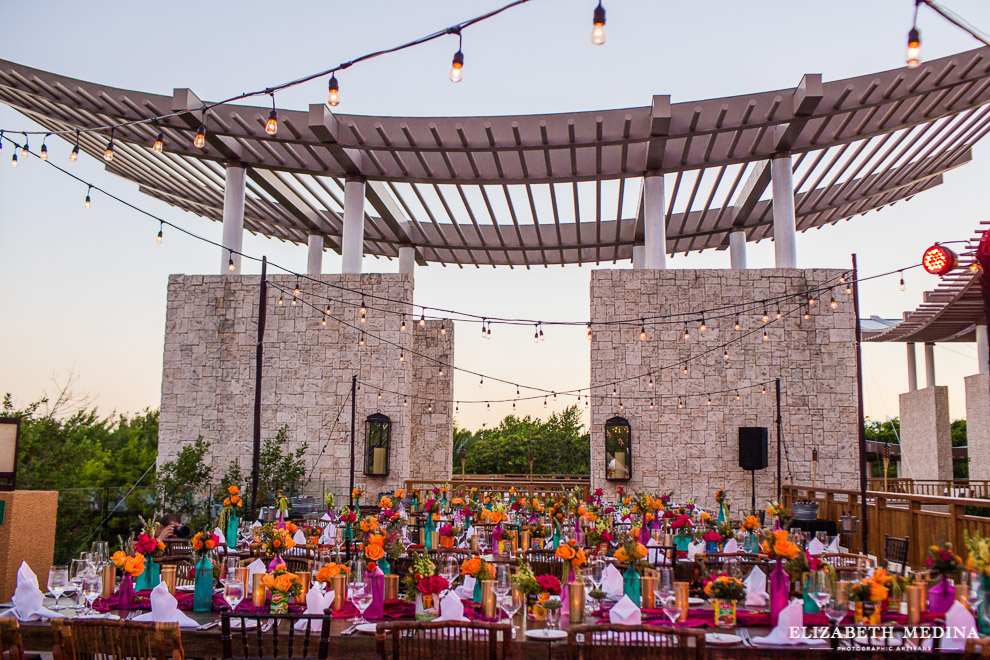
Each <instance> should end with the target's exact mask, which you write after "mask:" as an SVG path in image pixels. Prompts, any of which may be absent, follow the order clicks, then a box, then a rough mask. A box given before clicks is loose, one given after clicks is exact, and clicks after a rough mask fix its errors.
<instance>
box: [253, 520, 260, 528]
mask: <svg viewBox="0 0 990 660" xmlns="http://www.w3.org/2000/svg"><path fill="white" fill-rule="evenodd" d="M251 527H261V521H260V520H255V521H254V522H253V523H252V524H251Z"/></svg>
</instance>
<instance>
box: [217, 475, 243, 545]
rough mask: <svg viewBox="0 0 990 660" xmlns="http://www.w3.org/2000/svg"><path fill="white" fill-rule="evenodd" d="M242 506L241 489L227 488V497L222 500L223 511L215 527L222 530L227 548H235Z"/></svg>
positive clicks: (235, 487)
mask: <svg viewBox="0 0 990 660" xmlns="http://www.w3.org/2000/svg"><path fill="white" fill-rule="evenodd" d="M243 504H244V501H243V500H242V499H241V489H240V488H238V487H237V486H230V487H228V488H227V497H225V498H223V509H221V510H220V519H219V520H218V521H217V526H218V527H219V528H220V529H222V530H223V533H224V536H226V538H227V546H228V547H230V548H233V547H236V546H237V524H238V514H239V513H240V510H241V506H242V505H243Z"/></svg>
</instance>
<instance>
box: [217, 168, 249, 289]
mask: <svg viewBox="0 0 990 660" xmlns="http://www.w3.org/2000/svg"><path fill="white" fill-rule="evenodd" d="M246 172H247V171H246V170H245V169H244V166H243V165H241V164H228V165H227V171H226V174H225V176H224V183H223V241H222V243H223V250H222V251H221V252H222V254H221V255H220V272H221V273H223V274H225V275H234V274H236V273H240V272H241V255H240V251H241V245H242V242H243V240H244V179H245V174H246ZM231 250H233V254H232V253H231ZM231 258H233V260H234V270H233V271H231V270H230V259H231Z"/></svg>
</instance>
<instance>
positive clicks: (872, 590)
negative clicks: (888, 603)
mask: <svg viewBox="0 0 990 660" xmlns="http://www.w3.org/2000/svg"><path fill="white" fill-rule="evenodd" d="M888 596H889V592H888V590H887V587H885V586H883V585H882V584H881V583H880V582H879V581H877V580H876V579H874V578H872V577H868V578H865V579H863V580H861V581H859V582H856V583H854V584H853V585H852V586H850V587H849V600H851V601H852V602H853V603H855V604H856V610H855V614H854V619H855V622H856V623H857V624H859V623H865V624H867V625H871V626H878V625H880V610H881V608H880V603H882V602H883V601H885V600H887V597H888Z"/></svg>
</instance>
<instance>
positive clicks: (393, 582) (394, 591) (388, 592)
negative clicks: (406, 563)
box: [383, 573, 399, 601]
mask: <svg viewBox="0 0 990 660" xmlns="http://www.w3.org/2000/svg"><path fill="white" fill-rule="evenodd" d="M383 597H384V599H385V600H386V601H389V600H395V599H396V598H398V597H399V576H398V575H396V574H395V573H391V574H389V575H386V576H385V592H384V596H383Z"/></svg>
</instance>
